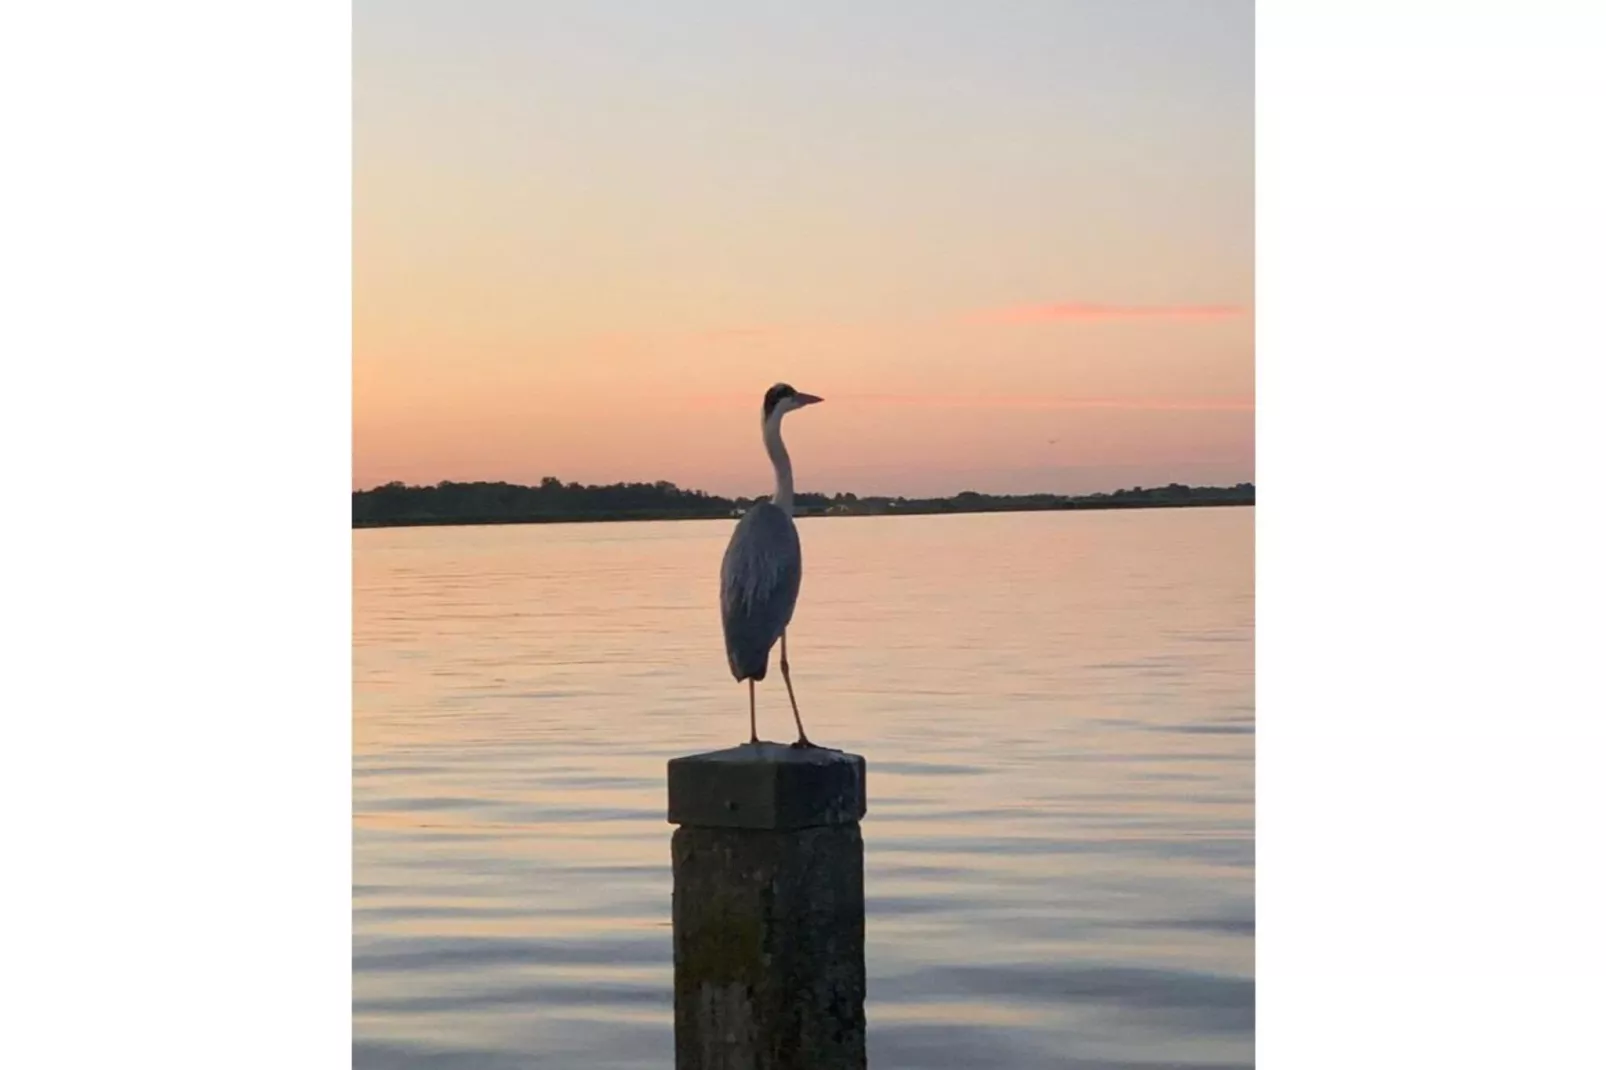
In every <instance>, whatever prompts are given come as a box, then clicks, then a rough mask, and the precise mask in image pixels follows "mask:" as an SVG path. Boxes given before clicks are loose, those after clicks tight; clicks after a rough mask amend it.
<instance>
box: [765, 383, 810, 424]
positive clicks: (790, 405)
mask: <svg viewBox="0 0 1606 1070" xmlns="http://www.w3.org/2000/svg"><path fill="white" fill-rule="evenodd" d="M823 400H824V399H823V398H817V397H815V396H814V395H813V394H802V393H799V392H798V391H796V390H793V389H792V387H791V386H790V385H789V384H787V383H776V384H775V385H774V386H772V387H770V388H769V389H768V390H766V391H765V392H764V422H765V423H769V422H770V421H771V420H777V421H778V420H780V418H781V417H782V416H785V415H786V414H787V413H789V412H791V411H792V410H793V409H801V408H802V407H803V406H805V405H813V404H814V403H815V402H817V401H823Z"/></svg>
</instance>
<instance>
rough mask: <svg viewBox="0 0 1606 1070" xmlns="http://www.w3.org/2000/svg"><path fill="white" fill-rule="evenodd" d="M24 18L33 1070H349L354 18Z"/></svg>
mask: <svg viewBox="0 0 1606 1070" xmlns="http://www.w3.org/2000/svg"><path fill="white" fill-rule="evenodd" d="M0 23H3V25H0V101H3V102H4V103H3V104H0V110H3V112H4V115H5V122H4V124H3V128H4V130H5V138H4V143H5V157H6V163H5V164H4V165H3V166H0V213H3V218H0V294H3V297H0V305H3V311H0V332H3V333H0V354H3V357H0V361H3V365H4V369H5V371H4V380H5V387H4V392H3V398H4V409H5V415H4V418H3V419H0V436H3V439H0V441H3V450H4V457H5V463H4V467H5V473H6V478H5V487H6V490H5V499H6V507H5V521H6V522H5V524H4V530H5V535H6V544H7V549H6V553H5V557H4V559H5V561H6V564H7V568H6V578H5V584H4V595H3V604H4V615H5V618H6V623H7V627H6V629H5V632H6V637H7V638H6V643H5V658H4V665H5V670H4V672H3V674H0V677H3V680H4V683H3V695H0V717H3V719H4V733H3V737H0V738H3V743H0V767H3V768H0V807H3V813H4V815H5V816H4V823H5V828H6V837H5V840H6V842H5V851H4V860H3V862H0V869H3V871H4V874H5V876H4V878H3V879H0V900H3V902H0V919H3V921H0V925H3V926H4V929H5V932H4V935H3V938H0V946H3V948H4V950H3V951H0V971H3V975H4V977H5V988H6V992H5V996H4V1013H3V1018H4V1023H5V1024H4V1026H3V1027H0V1064H4V1065H6V1066H16V1067H43V1066H75V1067H77V1066H83V1067H113V1066H126V1065H146V1064H149V1065H152V1066H161V1067H169V1068H176V1067H223V1066H227V1067H256V1066H261V1067H273V1068H275V1070H279V1068H283V1067H325V1066H328V1067H333V1066H345V1065H350V1059H351V1049H350V1016H351V1006H350V924H351V914H350V894H351V893H350V866H351V856H350V843H351V832H350V829H351V825H350V744H351V732H350V723H351V720H350V645H349V644H350V609H349V607H350V594H349V592H350V546H351V541H350V532H349V523H350V512H349V497H348V479H349V457H350V412H351V409H350V400H351V387H350V316H351V308H350V302H351V297H350V233H351V229H350V227H351V204H350V190H351V182H350V143H351V122H350V115H351V109H350V77H351V58H350V57H351V48H350V44H351V42H350V14H349V10H348V9H346V8H345V7H344V6H343V5H339V4H327V3H316V2H306V0H300V2H289V3H276V4H272V5H244V6H241V5H229V4H221V5H220V4H202V3H187V4H174V3H160V2H156V3H139V4H121V3H93V4H70V5H54V4H23V5H9V6H8V7H7V9H6V14H5V16H4V18H3V20H0Z"/></svg>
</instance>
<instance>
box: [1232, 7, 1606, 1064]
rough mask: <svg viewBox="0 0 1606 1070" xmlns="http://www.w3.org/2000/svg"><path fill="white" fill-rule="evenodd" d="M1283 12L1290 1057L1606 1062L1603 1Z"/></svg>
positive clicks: (1263, 941) (1283, 1048) (1263, 529)
mask: <svg viewBox="0 0 1606 1070" xmlns="http://www.w3.org/2000/svg"><path fill="white" fill-rule="evenodd" d="M1257 14H1258V18H1257V38H1258V40H1257V72H1256V73H1257V85H1256V100H1257V105H1256V110H1257V221H1256V227H1257V247H1256V255H1257V264H1256V270H1257V277H1258V283H1259V285H1258V287H1257V294H1256V312H1257V317H1258V322H1257V339H1256V351H1257V358H1258V366H1257V401H1258V403H1259V406H1260V407H1259V413H1258V416H1259V419H1258V425H1257V459H1258V471H1257V474H1258V476H1259V479H1258V481H1257V490H1258V492H1259V494H1258V500H1259V506H1258V509H1257V514H1258V515H1257V540H1258V575H1257V584H1258V599H1259V602H1258V611H1259V612H1258V620H1257V644H1258V654H1259V658H1258V665H1257V683H1258V694H1257V708H1258V735H1257V742H1258V763H1257V765H1258V783H1257V802H1258V807H1257V812H1258V822H1257V832H1258V838H1257V848H1258V852H1257V854H1258V863H1257V876H1258V881H1257V920H1258V928H1257V940H1258V962H1257V988H1258V994H1259V1008H1258V1015H1257V1031H1258V1038H1257V1039H1258V1060H1257V1065H1259V1066H1261V1067H1269V1068H1282V1067H1289V1068H1295V1067H1297V1068H1300V1070H1318V1068H1325V1067H1335V1068H1336V1067H1343V1068H1345V1070H1351V1068H1354V1067H1359V1066H1366V1067H1395V1066H1398V1067H1427V1066H1435V1067H1484V1066H1488V1067H1513V1066H1536V1067H1537V1066H1584V1065H1589V1064H1591V1063H1593V1062H1595V1061H1599V1060H1600V1059H1601V1057H1602V1056H1601V1051H1602V1046H1601V1042H1600V1039H1599V1036H1600V1034H1599V1027H1598V1025H1596V1024H1595V1020H1596V1018H1597V1017H1598V1007H1596V1006H1594V1004H1595V1003H1598V1000H1592V999H1591V998H1590V996H1591V994H1594V995H1596V996H1598V994H1599V993H1600V992H1601V986H1600V981H1599V962H1600V957H1601V952H1602V950H1603V948H1602V941H1601V933H1602V927H1601V921H1600V918H1601V915H1602V904H1603V903H1606V888H1603V886H1602V880H1601V878H1600V876H1599V874H1600V873H1602V872H1606V867H1602V866H1601V865H1600V864H1599V859H1598V855H1599V854H1600V851H1599V845H1600V844H1601V843H1602V842H1603V840H1602V832H1601V827H1600V825H1601V814H1602V812H1603V808H1602V802H1601V800H1602V796H1601V791H1600V787H1599V785H1600V784H1601V783H1602V782H1603V774H1602V772H1601V765H1602V756H1603V755H1606V746H1602V744H1603V742H1606V740H1603V734H1602V724H1603V723H1606V718H1603V716H1602V714H1603V713H1606V702H1603V701H1602V699H1601V697H1600V696H1601V693H1602V686H1601V683H1600V680H1599V676H1600V671H1599V666H1600V665H1601V663H1602V657H1601V653H1600V648H1601V638H1602V635H1603V633H1602V630H1601V626H1600V622H1599V606H1600V596H1601V593H1602V592H1601V590H1600V586H1601V566H1600V563H1599V562H1600V560H1601V556H1602V554H1601V549H1600V547H1601V545H1602V544H1603V541H1606V540H1603V539H1602V534H1601V524H1600V523H1599V521H1598V520H1596V519H1595V517H1597V516H1598V515H1599V507H1598V506H1596V505H1595V503H1594V501H1593V499H1594V498H1595V497H1596V496H1597V493H1598V491H1597V478H1598V477H1597V476H1596V471H1597V470H1598V469H1599V466H1600V464H1601V460H1602V458H1603V456H1606V452H1603V451H1602V449H1601V427H1602V417H1601V397H1602V387H1603V385H1606V382H1603V377H1602V373H1601V370H1600V369H1601V361H1602V358H1603V356H1606V341H1603V335H1602V328H1601V315H1602V311H1603V303H1606V302H1603V298H1606V286H1603V285H1602V283H1603V281H1606V280H1603V274H1602V267H1601V265H1602V250H1603V249H1606V227H1603V214H1602V205H1603V204H1606V192H1603V191H1606V169H1603V166H1602V162H1603V160H1602V153H1603V147H1606V142H1603V140H1602V138H1601V137H1600V135H1599V133H1598V131H1599V130H1600V129H1601V121H1600V116H1601V108H1600V101H1602V100H1606V77H1603V74H1606V64H1603V63H1602V62H1601V59H1600V57H1601V56H1602V55H1603V54H1606V34H1603V32H1602V31H1603V15H1602V9H1601V8H1600V6H1599V5H1583V4H1580V5H1577V6H1576V7H1574V6H1572V5H1564V4H1559V3H1549V4H1545V3H1537V4H1521V5H1519V4H1515V3H1501V4H1478V3H1458V4H1451V3H1426V2H1411V3H1403V2H1399V0H1389V2H1387V3H1381V2H1371V3H1365V2H1361V3H1356V2H1350V3H1342V4H1340V3H1327V4H1314V3H1292V2H1285V3H1262V4H1261V5H1259V8H1258V12H1257Z"/></svg>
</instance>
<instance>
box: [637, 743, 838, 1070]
mask: <svg viewBox="0 0 1606 1070" xmlns="http://www.w3.org/2000/svg"><path fill="white" fill-rule="evenodd" d="M864 784H865V765H864V759H863V758H861V757H859V756H858V755H856V754H844V753H843V752H841V751H833V750H823V749H819V748H814V749H806V750H800V749H794V748H792V747H788V746H785V745H784V744H779V743H758V744H745V745H743V746H740V747H732V748H731V749H730V750H723V751H715V752H713V753H709V754H694V755H689V756H687V757H684V758H675V759H673V760H671V761H670V763H669V820H670V822H671V823H673V824H675V825H678V826H680V827H679V828H677V829H676V830H675V834H674V838H673V841H672V844H671V854H672V855H673V858H674V868H675V892H674V924H675V935H674V939H675V1067H676V1070H864V1067H865V1046H864V988H865V985H864V840H863V839H862V838H861V836H860V834H859V819H860V818H862V817H863V816H864V813H865V787H864Z"/></svg>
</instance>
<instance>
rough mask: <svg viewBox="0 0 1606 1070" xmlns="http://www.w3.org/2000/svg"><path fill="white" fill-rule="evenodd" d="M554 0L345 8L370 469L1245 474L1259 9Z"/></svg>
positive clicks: (999, 476) (888, 480) (952, 487)
mask: <svg viewBox="0 0 1606 1070" xmlns="http://www.w3.org/2000/svg"><path fill="white" fill-rule="evenodd" d="M546 7H547V6H546V5H524V4H518V3H514V2H511V0H509V2H497V3H490V2H485V0H479V2H468V3H463V4H455V5H448V4H439V3H437V4H422V3H381V2H379V0H359V3H358V5H357V7H356V56H355V70H356V86H355V97H356V155H355V175H356V183H355V187H356V188H355V219H356V226H355V234H354V243H355V281H354V285H355V290H354V313H355V319H354V327H355V339H354V342H355V351H354V374H355V383H354V386H355V412H354V430H355V457H354V472H353V483H354V486H357V487H366V486H372V485H374V484H376V483H380V482H384V481H388V480H392V479H400V480H405V481H407V482H414V483H417V482H434V481H437V480H441V479H457V480H470V479H507V480H511V481H517V482H533V481H536V480H538V479H539V478H540V477H542V476H544V475H556V476H559V477H560V478H563V479H565V480H580V481H582V482H611V481H615V480H623V479H631V480H634V479H640V480H655V479H670V480H674V481H675V482H677V483H680V484H682V485H689V486H698V487H703V488H706V489H709V490H713V491H717V492H726V493H746V492H752V491H756V490H762V489H763V488H764V487H765V486H766V485H767V483H768V482H769V474H768V467H767V462H766V460H765V458H764V455H763V452H762V449H761V448H760V445H759V440H758V406H759V400H760V398H761V396H762V394H763V391H764V390H765V389H766V388H767V387H768V386H769V385H770V384H771V383H772V382H775V381H777V380H785V381H788V382H791V383H793V384H794V385H795V386H797V387H798V388H799V389H802V390H806V391H809V392H812V393H816V394H820V395H823V396H824V397H825V398H826V403H825V404H823V405H820V406H816V407H813V408H811V409H809V410H807V411H806V412H804V413H800V414H798V415H797V416H794V417H792V418H789V420H788V422H787V426H786V435H787V441H788V443H789V445H790V447H791V451H792V455H793V458H794V462H795V465H796V468H797V473H798V482H799V487H800V489H806V490H825V491H834V490H853V491H857V492H860V493H876V492H882V493H905V494H921V493H952V492H955V491H958V490H962V489H967V488H969V489H977V490H998V491H1027V490H1056V491H1085V490H1098V489H1110V488H1113V487H1116V486H1130V485H1132V484H1133V483H1145V484H1152V483H1163V482H1169V481H1172V480H1177V481H1181V482H1195V483H1204V482H1236V481H1238V480H1241V479H1252V478H1253V422H1254V412H1253V395H1254V357H1253V338H1254V331H1253V309H1252V300H1253V255H1252V254H1253V230H1252V218H1253V115H1252V74H1253V68H1252V15H1251V11H1252V9H1251V6H1250V5H1249V4H1248V3H1243V2H1231V0H1229V2H1224V3H1219V4H1215V3H1213V4H1209V5H1188V4H1175V5H1172V4H1166V3H1159V2H1156V3H1145V4H1142V5H1132V6H1131V7H1136V8H1139V9H1141V12H1135V11H1132V10H1130V9H1129V7H1123V6H1121V5H1114V4H1109V3H1075V2H1065V3H1058V4H1045V5H1040V6H1033V5H1023V6H1022V7H1021V8H1020V9H1018V11H1016V12H1015V17H1014V18H1013V19H1012V20H1010V21H1008V22H1000V21H999V20H998V19H996V18H995V17H992V16H990V15H989V14H988V12H989V11H990V10H991V9H990V8H988V7H987V6H985V5H982V4H979V3H978V4H974V5H970V6H968V7H965V8H963V9H962V10H960V11H958V12H956V11H954V10H952V9H947V8H945V9H944V10H943V11H942V12H940V13H939V12H938V11H937V10H936V9H935V8H931V9H922V10H924V11H926V15H925V16H923V17H922V19H921V20H920V21H919V22H914V21H912V17H911V16H909V15H908V13H907V9H904V10H905V14H904V15H903V16H902V17H901V18H895V17H893V15H892V14H891V12H890V11H880V12H877V13H873V14H872V13H868V12H864V11H861V10H859V9H857V8H854V7H850V6H847V5H829V4H827V5H823V6H820V7H812V6H810V7H808V9H807V10H806V11H805V10H796V11H791V10H787V9H785V8H783V7H779V6H775V7H765V8H762V9H759V8H757V7H755V6H752V5H736V4H730V3H724V4H715V3H691V4H688V5H686V6H684V7H681V6H678V5H677V6H676V7H675V8H674V9H673V11H674V14H671V13H670V10H669V9H668V8H664V9H661V10H660V9H656V8H643V7H641V6H636V5H630V6H626V5H622V4H617V3H599V4H596V5H565V6H562V8H561V12H560V11H559V9H558V8H557V7H555V6H554V7H552V8H550V9H547V10H542V9H543V8H546ZM1140 14H1141V17H1140Z"/></svg>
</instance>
